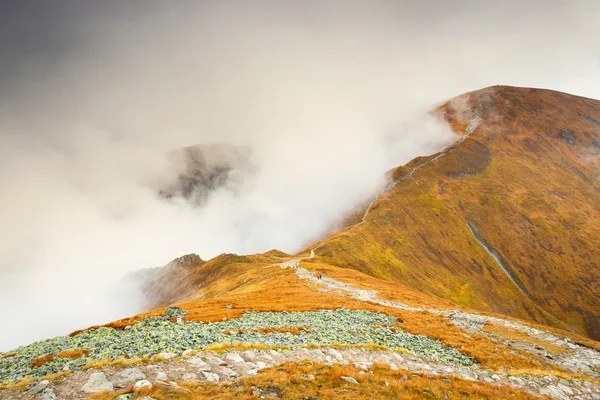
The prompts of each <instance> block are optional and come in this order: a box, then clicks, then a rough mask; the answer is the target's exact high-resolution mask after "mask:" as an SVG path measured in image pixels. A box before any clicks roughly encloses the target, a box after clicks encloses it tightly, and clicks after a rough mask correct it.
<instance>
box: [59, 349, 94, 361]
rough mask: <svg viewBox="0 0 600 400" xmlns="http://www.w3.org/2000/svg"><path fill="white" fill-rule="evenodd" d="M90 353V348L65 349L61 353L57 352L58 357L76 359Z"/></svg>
mask: <svg viewBox="0 0 600 400" xmlns="http://www.w3.org/2000/svg"><path fill="white" fill-rule="evenodd" d="M88 354H90V350H89V349H76V350H65V351H61V352H60V353H57V354H56V357H58V358H71V359H76V358H79V357H83V356H87V355H88Z"/></svg>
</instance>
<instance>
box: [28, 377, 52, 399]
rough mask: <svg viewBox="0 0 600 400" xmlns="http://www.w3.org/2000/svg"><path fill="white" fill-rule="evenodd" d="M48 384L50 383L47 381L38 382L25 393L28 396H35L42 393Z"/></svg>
mask: <svg viewBox="0 0 600 400" xmlns="http://www.w3.org/2000/svg"><path fill="white" fill-rule="evenodd" d="M49 384H50V381H48V380H43V381H40V382H38V383H36V384H35V385H33V386H32V387H30V388H29V390H28V391H27V394H28V395H30V396H35V395H36V394H38V393H41V392H43V391H44V390H45V389H46V388H47V387H48V385H49Z"/></svg>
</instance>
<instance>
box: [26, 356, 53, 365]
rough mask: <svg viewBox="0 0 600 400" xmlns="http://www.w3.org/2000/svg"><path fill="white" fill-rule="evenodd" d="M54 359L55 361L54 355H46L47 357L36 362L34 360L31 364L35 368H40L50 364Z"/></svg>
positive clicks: (39, 358) (37, 359)
mask: <svg viewBox="0 0 600 400" xmlns="http://www.w3.org/2000/svg"><path fill="white" fill-rule="evenodd" d="M53 359H54V356H53V355H52V354H46V355H45V356H41V357H38V358H36V359H35V360H33V361H32V362H31V366H32V367H33V368H35V367H39V366H42V365H44V364H46V363H49V362H50V361H52V360H53Z"/></svg>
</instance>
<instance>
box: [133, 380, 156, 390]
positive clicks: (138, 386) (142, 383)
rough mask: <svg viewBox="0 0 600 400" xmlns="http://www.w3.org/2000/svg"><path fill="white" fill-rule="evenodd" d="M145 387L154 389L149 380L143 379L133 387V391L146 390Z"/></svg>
mask: <svg viewBox="0 0 600 400" xmlns="http://www.w3.org/2000/svg"><path fill="white" fill-rule="evenodd" d="M145 387H147V388H151V387H152V383H151V382H150V381H149V380H147V379H143V380H141V381H137V382H136V383H135V385H133V389H134V390H140V389H141V388H145Z"/></svg>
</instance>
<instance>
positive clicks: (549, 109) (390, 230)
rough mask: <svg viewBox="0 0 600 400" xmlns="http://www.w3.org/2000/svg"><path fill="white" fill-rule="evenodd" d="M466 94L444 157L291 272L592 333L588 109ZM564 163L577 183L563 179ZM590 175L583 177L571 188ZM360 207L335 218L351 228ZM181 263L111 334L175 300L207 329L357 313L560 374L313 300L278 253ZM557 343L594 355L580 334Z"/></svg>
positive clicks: (488, 356)
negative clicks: (316, 313)
mask: <svg viewBox="0 0 600 400" xmlns="http://www.w3.org/2000/svg"><path fill="white" fill-rule="evenodd" d="M499 91H501V93H499V94H498V92H499ZM497 94H498V96H497V97H495V96H496V95H497ZM465 99H466V100H468V101H470V102H471V103H472V104H474V105H475V106H477V105H478V104H479V103H483V106H482V109H483V115H484V118H485V122H484V123H483V124H482V125H481V126H480V127H479V128H478V129H477V130H475V132H474V133H473V134H472V135H471V136H470V137H469V138H468V139H466V140H465V141H464V142H462V143H460V144H459V145H457V146H456V148H455V149H454V151H452V152H449V153H447V154H445V155H444V156H442V157H440V158H439V159H437V160H436V161H433V162H432V163H431V164H429V165H427V166H425V167H423V168H421V169H419V170H418V172H416V173H415V174H414V175H413V177H412V178H411V179H408V180H406V181H405V182H402V183H400V184H398V185H397V186H396V187H395V188H394V189H393V190H392V191H390V192H388V193H386V194H384V195H383V196H382V197H381V199H380V200H378V201H377V202H375V204H374V205H373V207H372V209H371V210H370V212H369V215H368V220H369V221H370V222H367V223H363V224H360V225H353V226H348V227H347V228H345V229H342V230H340V231H338V232H336V233H334V234H332V235H330V236H329V237H327V238H326V239H324V240H323V241H322V242H321V243H320V245H319V248H318V249H317V251H316V253H317V257H316V258H315V259H313V260H307V261H304V262H303V263H302V266H303V267H304V268H307V269H309V270H312V271H314V272H316V273H322V274H324V275H326V276H329V277H332V278H334V279H337V280H339V281H344V282H348V283H351V284H353V285H355V286H357V287H362V288H366V289H375V290H377V291H378V293H379V295H380V296H381V297H382V298H386V299H390V300H395V301H401V302H404V303H406V304H409V305H414V306H422V307H434V308H456V304H459V305H461V306H465V307H469V308H475V309H479V310H483V311H487V312H488V313H489V312H495V313H502V314H505V315H509V316H514V317H518V318H524V319H529V320H532V321H536V322H539V323H544V324H551V325H555V326H559V327H560V326H561V324H560V323H558V322H556V321H555V320H554V319H553V318H552V317H549V316H548V314H546V312H545V311H542V310H541V308H543V309H545V310H547V312H550V313H552V314H553V315H555V316H556V317H557V318H559V319H562V320H565V321H567V322H568V324H569V325H573V326H576V327H577V328H578V329H579V330H580V331H582V332H583V331H585V332H586V333H587V334H594V332H596V331H595V330H594V328H593V326H594V325H593V324H590V323H589V322H586V321H589V320H590V318H592V319H593V318H594V315H595V314H596V311H595V310H594V304H595V303H596V302H598V297H597V296H598V293H600V290H598V289H599V288H598V270H597V269H595V268H594V267H592V265H598V262H597V261H598V260H597V258H598V255H597V253H596V252H595V249H596V248H597V244H598V229H597V225H595V224H596V223H597V222H596V218H595V217H596V216H597V211H595V210H597V209H598V207H597V206H598V204H597V202H598V200H597V198H598V197H597V193H598V192H597V191H596V190H597V187H596V186H594V185H595V183H594V181H593V180H591V179H592V176H593V173H594V171H595V168H597V166H596V165H595V164H593V162H595V161H593V160H592V161H593V162H591V163H590V162H588V161H587V160H584V158H585V157H589V156H590V155H594V154H597V153H593V151H595V150H591V149H590V148H588V147H589V142H590V140H591V135H592V134H594V135H595V136H596V137H598V136H599V135H598V134H597V132H600V130H598V129H597V128H595V127H594V126H593V125H592V124H590V123H589V122H588V121H586V120H584V119H583V118H581V117H580V116H579V115H578V114H577V112H581V113H583V114H584V115H587V116H588V117H590V118H594V119H596V120H600V115H599V114H600V112H598V110H600V107H599V106H598V103H597V102H594V101H591V100H587V99H581V98H576V97H572V96H568V95H564V94H559V93H554V92H548V91H536V90H528V89H514V88H505V87H498V88H490V89H486V90H483V91H480V92H476V93H473V94H470V95H467V97H466V98H463V100H465ZM464 102H465V101H463V103H464ZM517 104H519V105H518V107H517ZM561 105H562V106H561ZM502 107H505V108H506V110H505V109H503V108H502ZM513 108H516V110H517V111H511V110H512V109H513ZM507 110H508V111H507ZM531 110H534V111H531ZM438 111H439V112H440V113H443V114H444V115H445V116H446V118H447V119H448V120H449V121H450V123H451V124H452V126H453V127H454V129H455V130H456V131H458V132H461V131H464V129H465V127H466V125H467V124H468V121H469V119H470V118H471V114H470V112H464V113H457V112H455V110H453V107H452V105H451V104H446V105H444V106H442V107H441V108H440V109H439V110H438ZM534 112H535V113H536V115H535V116H534V115H533V113H534ZM511 114H514V117H513V116H511ZM510 118H513V119H510ZM560 129H571V130H573V131H574V132H576V134H577V135H578V136H580V137H581V140H580V141H578V142H577V143H576V144H577V146H578V147H577V148H575V147H573V146H571V145H570V144H568V143H565V142H563V141H561V140H560V139H559V137H558V136H559V130H560ZM584 133H585V134H584ZM586 146H587V147H586ZM578 149H579V150H578ZM482 152H483V153H485V154H484V156H481V153H482ZM422 161H423V159H416V160H413V161H412V162H411V163H409V164H408V165H407V166H404V167H399V168H398V169H396V170H395V171H393V172H392V173H391V174H390V175H391V177H392V179H396V180H399V179H400V178H401V177H402V176H403V175H405V174H406V173H407V172H408V171H410V170H412V168H414V166H416V165H418V164H419V163H420V162H422ZM567 163H568V164H569V167H567V166H565V165H566V164H567ZM574 168H577V170H578V171H579V173H580V174H581V175H582V177H580V176H579V175H574V173H573V170H574ZM464 171H467V175H464ZM461 173H463V175H461ZM588 175H589V176H590V178H589V179H590V181H586V180H585V179H583V177H587V176H588ZM363 212H364V210H362V211H358V212H357V214H356V215H355V216H349V217H348V218H347V220H346V221H351V222H353V223H355V224H356V223H358V222H360V216H362V213H363ZM467 218H469V219H470V220H471V222H472V223H473V224H474V225H476V226H477V228H478V230H479V231H480V232H481V234H482V236H483V237H485V239H486V241H487V242H488V243H489V244H490V245H492V246H493V247H495V248H496V249H497V250H498V251H499V252H500V253H501V255H502V257H503V259H504V260H505V261H506V263H507V264H509V266H510V267H511V268H512V269H513V271H514V272H515V274H517V275H518V277H519V279H520V280H521V281H522V282H523V284H524V285H525V286H526V290H527V291H528V292H529V293H530V294H531V296H532V298H533V300H534V301H531V300H529V299H528V298H527V297H526V296H525V295H523V294H522V293H521V291H520V290H519V289H517V288H516V287H515V285H514V284H513V283H512V282H511V281H510V280H509V279H508V278H507V277H506V275H505V274H504V273H503V272H502V270H501V269H500V268H499V267H498V266H497V265H496V264H495V263H494V261H493V260H492V258H491V257H490V256H489V255H488V254H487V253H486V252H485V251H484V250H483V249H482V247H481V246H480V245H479V243H478V242H477V241H476V240H475V238H474V237H473V235H472V234H471V233H470V232H469V230H468V228H467V226H466V220H467ZM546 248H547V249H549V250H546ZM184 258H185V260H187V261H185V260H184V262H179V260H176V261H175V262H173V263H172V264H171V265H170V266H169V267H168V268H166V269H165V270H163V271H162V273H161V274H160V275H159V276H158V278H157V280H156V281H155V283H154V284H153V285H152V286H150V287H148V288H147V290H148V294H149V296H150V298H151V301H152V307H150V308H155V307H158V308H156V309H154V310H153V311H150V312H148V313H145V314H140V315H137V316H134V317H132V318H128V319H124V320H120V321H115V322H113V323H112V324H109V325H110V326H113V327H116V328H123V327H125V326H127V325H131V324H133V323H134V322H135V321H137V320H139V319H140V318H142V317H144V316H152V315H162V313H163V311H164V308H163V307H165V306H167V305H171V304H174V303H178V305H180V306H181V307H183V308H185V309H186V310H188V311H189V312H190V313H189V314H188V315H187V316H185V319H186V320H202V321H205V322H206V321H219V320H221V319H222V318H234V317H239V316H241V315H242V314H243V313H244V312H247V311H254V310H256V311H283V310H288V311H290V310H299V311H302V310H317V309H323V308H329V309H335V308H339V307H345V308H349V309H368V310H371V311H379V312H384V313H387V314H390V315H395V316H397V317H398V318H400V319H401V320H402V321H403V323H402V324H401V326H402V328H403V329H405V330H407V331H409V332H411V333H415V334H423V335H426V336H429V337H432V338H435V339H438V340H440V341H442V342H444V343H445V344H447V345H449V346H453V347H456V348H458V349H460V350H461V351H464V352H465V353H467V354H469V355H471V356H473V357H475V358H476V359H477V360H478V362H480V363H481V364H482V366H483V367H484V368H489V369H492V370H510V371H539V370H545V371H548V370H552V371H557V372H558V370H557V367H556V366H555V365H552V364H549V363H548V362H547V361H546V360H544V359H542V358H539V357H536V356H533V355H532V354H530V353H524V352H522V351H520V350H518V349H515V348H513V347H508V346H506V345H505V344H503V343H502V342H501V341H497V340H494V339H491V338H488V337H485V336H482V335H478V334H473V333H469V332H466V331H464V330H462V329H461V328H458V327H457V326H455V325H454V324H452V323H450V322H449V321H448V320H447V319H445V318H443V317H441V316H439V315H434V314H430V313H427V312H411V311H405V310H399V309H395V308H390V307H385V306H381V305H377V304H372V303H365V302H361V301H358V300H355V299H352V298H348V297H345V296H339V295H336V294H332V293H324V292H320V291H317V290H315V289H316V288H315V287H314V286H312V285H311V284H310V283H309V282H308V281H306V280H301V279H299V278H298V277H297V276H296V274H295V272H294V270H292V269H281V268H280V267H279V265H278V263H280V262H282V261H286V260H289V259H290V258H291V257H290V256H289V255H287V254H285V253H282V252H279V251H275V250H273V251H270V252H267V253H265V254H258V255H250V256H237V255H231V254H224V255H221V256H218V257H216V258H214V259H212V260H209V261H203V260H200V259H199V258H194V257H191V258H190V257H189V256H186V257H184ZM534 260H535V261H534ZM573 293H575V295H573ZM540 307H541V308H540ZM586 318H587V319H586ZM590 327H591V328H590ZM486 329H487V330H489V331H491V332H493V333H494V334H497V335H498V336H503V337H505V338H509V339H511V338H515V337H516V336H518V333H516V332H512V331H511V330H510V329H507V328H503V327H496V326H490V327H488V328H486ZM555 332H559V331H557V330H555ZM560 334H563V335H566V336H570V337H572V338H574V340H575V341H577V342H579V343H583V344H585V345H587V346H591V347H595V348H600V344H598V343H597V342H593V341H590V340H587V339H585V338H583V337H581V336H578V335H573V334H567V333H566V332H564V331H561V333H560Z"/></svg>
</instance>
